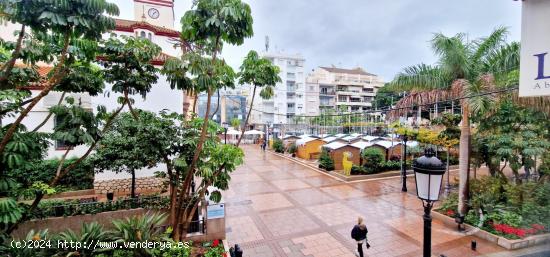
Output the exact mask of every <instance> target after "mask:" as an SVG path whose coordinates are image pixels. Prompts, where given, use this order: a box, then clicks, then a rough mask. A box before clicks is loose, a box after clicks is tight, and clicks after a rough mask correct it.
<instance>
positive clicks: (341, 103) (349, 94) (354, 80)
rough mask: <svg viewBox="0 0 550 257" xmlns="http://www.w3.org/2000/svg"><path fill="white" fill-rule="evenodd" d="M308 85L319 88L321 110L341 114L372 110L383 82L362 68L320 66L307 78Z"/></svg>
mask: <svg viewBox="0 0 550 257" xmlns="http://www.w3.org/2000/svg"><path fill="white" fill-rule="evenodd" d="M307 83H308V86H315V87H316V88H318V95H319V108H320V110H321V111H323V110H334V111H341V112H354V111H366V110H371V109H373V106H372V102H373V100H374V96H375V95H376V92H377V91H378V89H379V88H381V87H382V86H383V85H384V83H383V82H382V81H381V79H380V78H379V77H378V76H377V75H374V74H371V73H368V72H366V71H364V70H363V69H361V68H355V69H342V68H336V67H319V68H317V69H315V70H314V71H313V72H312V73H311V74H309V76H308V77H307Z"/></svg>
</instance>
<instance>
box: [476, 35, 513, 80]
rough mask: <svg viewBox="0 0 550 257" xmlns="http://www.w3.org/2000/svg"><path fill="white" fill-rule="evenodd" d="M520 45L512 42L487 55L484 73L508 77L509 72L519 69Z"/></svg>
mask: <svg viewBox="0 0 550 257" xmlns="http://www.w3.org/2000/svg"><path fill="white" fill-rule="evenodd" d="M519 57H520V44H519V43H518V42H512V43H510V44H506V45H503V46H501V47H499V48H497V49H494V50H493V51H491V52H490V53H488V54H487V56H486V59H485V61H484V67H482V69H483V72H487V73H489V72H490V73H492V74H494V75H495V76H506V74H508V73H509V72H511V71H513V70H517V69H519Z"/></svg>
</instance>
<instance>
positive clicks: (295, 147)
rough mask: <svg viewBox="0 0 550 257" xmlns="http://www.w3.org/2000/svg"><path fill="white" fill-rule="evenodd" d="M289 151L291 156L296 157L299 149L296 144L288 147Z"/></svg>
mask: <svg viewBox="0 0 550 257" xmlns="http://www.w3.org/2000/svg"><path fill="white" fill-rule="evenodd" d="M287 151H288V153H289V154H292V157H296V152H297V151H298V147H297V146H296V144H291V145H289V146H288V149H287Z"/></svg>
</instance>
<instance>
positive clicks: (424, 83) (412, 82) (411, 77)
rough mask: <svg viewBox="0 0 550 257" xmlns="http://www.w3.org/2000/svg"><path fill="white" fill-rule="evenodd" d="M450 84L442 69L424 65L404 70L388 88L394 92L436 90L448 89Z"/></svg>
mask: <svg viewBox="0 0 550 257" xmlns="http://www.w3.org/2000/svg"><path fill="white" fill-rule="evenodd" d="M449 82H450V81H449V79H448V78H447V76H446V75H445V74H444V73H443V72H442V70H441V69H439V68H438V67H434V66H431V65H427V64H423V63H422V64H419V65H414V66H409V67H407V68H405V69H403V71H402V72H400V73H399V74H397V76H396V77H395V78H394V80H393V81H392V82H390V83H389V85H388V88H389V89H390V90H392V91H409V90H435V89H443V88H445V87H448V86H449V84H450V83H449Z"/></svg>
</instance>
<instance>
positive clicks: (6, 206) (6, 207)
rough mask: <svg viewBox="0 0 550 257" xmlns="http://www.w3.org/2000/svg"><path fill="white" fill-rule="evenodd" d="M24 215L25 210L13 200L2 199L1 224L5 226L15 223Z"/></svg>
mask: <svg viewBox="0 0 550 257" xmlns="http://www.w3.org/2000/svg"><path fill="white" fill-rule="evenodd" d="M22 215H23V209H21V208H20V207H19V206H18V204H17V202H16V201H15V200H14V199H13V198H9V197H2V198H0V224H2V225H4V226H5V225H7V224H11V223H14V222H16V221H17V220H19V219H20V218H21V217H22Z"/></svg>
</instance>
